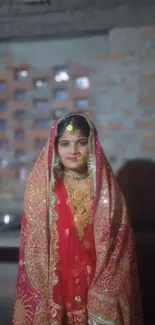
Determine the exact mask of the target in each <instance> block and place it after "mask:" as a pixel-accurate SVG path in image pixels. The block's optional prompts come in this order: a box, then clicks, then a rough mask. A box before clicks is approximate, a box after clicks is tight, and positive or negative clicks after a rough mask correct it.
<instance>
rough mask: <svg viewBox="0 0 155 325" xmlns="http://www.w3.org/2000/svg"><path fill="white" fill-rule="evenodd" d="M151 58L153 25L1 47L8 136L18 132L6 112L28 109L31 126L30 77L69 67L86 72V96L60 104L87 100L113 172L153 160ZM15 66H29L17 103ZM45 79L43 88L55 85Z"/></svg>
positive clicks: (154, 71) (154, 53)
mask: <svg viewBox="0 0 155 325" xmlns="http://www.w3.org/2000/svg"><path fill="white" fill-rule="evenodd" d="M154 59H155V28H154V27H151V28H149V27H147V28H144V27H143V28H129V29H120V30H118V29H114V30H112V31H111V32H110V33H109V35H107V36H96V37H89V38H83V39H82V38H81V39H73V40H59V41H56V40H51V41H50V40H49V41H40V42H39V41H37V42H32V43H31V42H24V43H4V44H1V45H0V79H1V80H6V81H7V82H8V84H9V87H8V90H7V92H6V93H4V94H0V99H3V98H4V99H5V98H9V103H8V113H6V114H8V115H7V117H8V119H9V123H10V137H12V129H13V128H18V125H17V124H18V123H16V122H15V121H14V122H11V121H12V120H11V117H10V116H11V115H10V114H12V113H10V112H12V111H13V110H14V109H16V110H17V109H18V108H19V109H21V108H22V107H23V108H24V109H25V110H28V111H29V123H30V125H31V121H32V117H31V110H32V98H33V95H34V89H33V84H32V81H33V79H34V78H36V79H37V78H39V79H40V78H44V77H46V76H48V77H49V74H51V69H52V68H53V67H56V66H61V65H64V66H69V67H70V71H71V73H72V75H74V76H77V75H79V76H81V75H84V74H89V77H90V82H91V93H87V92H85V94H84V93H81V92H80V93H78V94H77V92H76V91H75V90H72V91H70V98H71V100H69V101H68V102H66V105H67V106H68V108H69V110H73V109H74V104H73V103H74V101H72V99H73V98H75V97H76V96H79V97H83V96H84V97H85V96H86V97H87V96H88V97H89V102H90V105H89V109H90V110H91V113H92V115H93V118H94V121H95V123H96V125H97V127H98V129H99V136H100V140H101V143H102V146H103V147H104V150H105V152H106V154H107V156H108V158H109V160H110V162H111V164H112V166H113V168H114V170H115V171H117V170H118V168H120V167H121V166H122V165H123V163H124V162H125V161H127V160H130V159H133V158H137V157H139V158H148V159H154V158H155V141H154V140H155V107H154V105H155V94H154V90H155V60H154ZM19 67H24V68H26V67H27V68H31V70H30V71H31V74H30V79H29V80H28V81H27V82H26V83H25V84H24V87H25V88H27V91H28V92H27V100H26V102H24V103H21V104H19V103H18V102H17V101H15V98H14V91H15V90H19V89H20V88H21V89H22V85H21V83H18V82H14V81H13V75H12V73H13V70H14V69H15V68H19ZM50 80H51V81H50V83H49V88H51V89H52V88H53V87H54V88H55V87H56V85H55V84H53V81H52V79H50ZM35 94H36V93H35ZM38 96H40V95H39V94H38ZM47 96H49V95H48V94H47ZM51 103H52V105H54V106H53V107H55V108H60V107H61V106H62V107H64V103H63V104H62V103H58V102H55V103H54V104H53V101H52V98H51ZM1 114H2V113H1ZM3 114H4V113H3ZM1 117H3V116H2V115H1V116H0V118H1ZM12 123H14V125H12ZM23 127H24V128H27V129H28V131H27V132H28V133H27V134H28V137H30V138H33V136H34V135H33V132H30V131H29V130H30V129H29V126H27V124H26V125H25V126H24V125H23ZM35 132H36V131H35ZM38 132H40V131H38ZM30 133H31V134H30ZM0 136H1V135H0ZM35 136H36V133H35ZM45 137H46V135H45ZM30 142H31V141H30ZM17 147H20V143H17V142H14V141H12V149H13V148H17ZM12 149H11V150H12ZM33 151H34V148H33V147H32V148H30V154H32V156H33ZM33 158H34V157H33ZM10 173H11V171H10Z"/></svg>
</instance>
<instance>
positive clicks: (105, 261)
mask: <svg viewBox="0 0 155 325" xmlns="http://www.w3.org/2000/svg"><path fill="white" fill-rule="evenodd" d="M87 120H88V119H87ZM58 122H59V121H58ZM58 122H57V123H58ZM88 122H89V123H90V121H89V120H88ZM57 123H56V124H55V125H54V126H53V127H52V130H51V134H50V137H49V141H48V143H47V146H46V147H45V148H44V150H43V151H42V153H41V155H40V157H39V159H38V160H37V162H36V164H35V166H34V168H33V170H32V172H31V173H30V175H29V178H28V183H27V188H26V192H25V205H24V214H23V218H22V228H21V244H20V257H19V270H18V279H17V289H16V298H15V307H14V317H13V325H52V324H57V325H61V324H62V310H63V306H62V305H60V304H59V303H57V302H55V301H54V290H55V289H54V288H55V286H56V285H57V283H58V276H57V274H56V266H57V263H58V261H59V252H58V248H59V234H58V229H57V220H58V214H57V211H56V210H55V200H56V196H55V193H54V177H53V164H54V159H55V152H54V141H55V136H56V130H57ZM90 124H91V123H90ZM91 144H92V155H93V159H94V169H93V176H94V189H95V192H94V195H95V202H94V214H93V215H94V240H95V250H96V270H95V275H94V278H93V281H92V283H91V286H90V288H89V291H88V295H87V306H86V307H87V310H88V318H89V323H90V324H105V325H115V324H117V325H141V324H142V323H141V316H142V315H141V306H140V295H139V285H138V278H137V269H136V261H135V252H134V247H133V236H132V230H131V227H130V223H129V220H128V217H127V211H126V205H125V202H124V198H123V196H122V194H121V192H120V189H119V187H118V185H117V183H116V181H115V178H114V176H113V173H112V170H111V168H110V166H109V164H108V162H107V160H106V158H105V156H104V153H103V151H102V149H101V147H100V144H99V142H98V138H97V134H96V135H94V136H93V137H92V143H91Z"/></svg>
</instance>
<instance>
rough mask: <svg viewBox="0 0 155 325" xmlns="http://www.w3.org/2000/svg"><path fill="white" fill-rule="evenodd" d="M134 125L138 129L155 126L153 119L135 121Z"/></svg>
mask: <svg viewBox="0 0 155 325" xmlns="http://www.w3.org/2000/svg"><path fill="white" fill-rule="evenodd" d="M135 126H136V127H137V128H139V129H146V128H155V121H136V122H135Z"/></svg>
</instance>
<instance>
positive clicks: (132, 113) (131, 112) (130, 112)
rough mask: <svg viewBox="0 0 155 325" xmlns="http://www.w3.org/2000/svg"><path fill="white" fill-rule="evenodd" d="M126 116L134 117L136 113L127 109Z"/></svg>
mask: <svg viewBox="0 0 155 325" xmlns="http://www.w3.org/2000/svg"><path fill="white" fill-rule="evenodd" d="M124 114H125V115H126V116H133V115H134V112H133V111H132V110H131V109H125V110H124Z"/></svg>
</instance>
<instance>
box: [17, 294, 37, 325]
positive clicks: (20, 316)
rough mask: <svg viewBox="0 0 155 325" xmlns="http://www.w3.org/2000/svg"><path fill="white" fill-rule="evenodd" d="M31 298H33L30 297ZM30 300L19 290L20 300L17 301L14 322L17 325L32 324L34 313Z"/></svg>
mask: <svg viewBox="0 0 155 325" xmlns="http://www.w3.org/2000/svg"><path fill="white" fill-rule="evenodd" d="M30 298H31V297H30ZM30 298H28V297H27V296H26V295H25V294H24V292H22V290H20V289H19V290H18V298H17V299H16V305H15V310H14V319H13V322H14V324H16V325H29V324H32V320H33V311H32V306H31V303H30Z"/></svg>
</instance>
